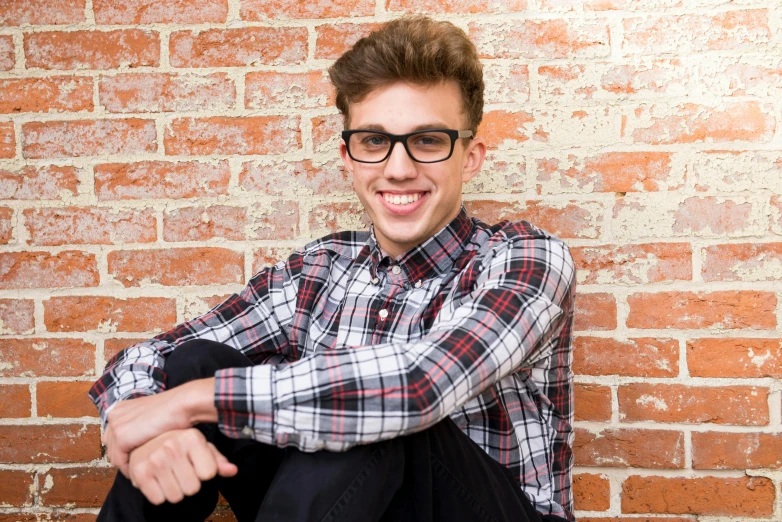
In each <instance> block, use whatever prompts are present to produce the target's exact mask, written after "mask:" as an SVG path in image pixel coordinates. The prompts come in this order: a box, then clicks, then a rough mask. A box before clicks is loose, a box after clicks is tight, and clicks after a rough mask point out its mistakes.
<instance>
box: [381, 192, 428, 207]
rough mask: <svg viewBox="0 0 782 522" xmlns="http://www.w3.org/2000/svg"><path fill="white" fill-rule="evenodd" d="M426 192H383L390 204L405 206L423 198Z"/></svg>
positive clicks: (384, 197)
mask: <svg viewBox="0 0 782 522" xmlns="http://www.w3.org/2000/svg"><path fill="white" fill-rule="evenodd" d="M424 194H426V192H413V193H411V194H389V193H388V192H383V193H382V196H383V199H384V200H385V201H386V203H388V204H389V205H399V206H403V205H409V204H411V203H415V202H416V201H418V200H419V199H421V197H422V196H423V195H424Z"/></svg>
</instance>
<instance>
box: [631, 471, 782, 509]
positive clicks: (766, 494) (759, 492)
mask: <svg viewBox="0 0 782 522" xmlns="http://www.w3.org/2000/svg"><path fill="white" fill-rule="evenodd" d="M774 489H775V488H774V484H773V482H771V480H770V479H767V478H763V477H740V478H727V477H699V478H680V477H640V476H637V475H634V476H631V477H628V478H627V480H625V482H624V484H622V512H623V513H663V514H693V515H715V516H718V515H727V516H731V515H733V516H749V517H765V516H770V515H771V513H772V512H773V510H774V498H775V491H774ZM633 520H636V519H633ZM654 520H657V519H654Z"/></svg>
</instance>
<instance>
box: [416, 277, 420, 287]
mask: <svg viewBox="0 0 782 522" xmlns="http://www.w3.org/2000/svg"><path fill="white" fill-rule="evenodd" d="M415 287H416V288H421V280H420V279H419V280H418V281H416V282H415Z"/></svg>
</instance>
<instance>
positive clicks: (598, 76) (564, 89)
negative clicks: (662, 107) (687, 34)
mask: <svg viewBox="0 0 782 522" xmlns="http://www.w3.org/2000/svg"><path fill="white" fill-rule="evenodd" d="M538 77H539V78H540V83H539V92H540V96H541V97H543V98H548V97H556V98H565V99H568V100H571V99H579V100H593V99H594V100H625V99H635V98H641V99H644V98H648V97H659V96H684V95H687V94H689V91H690V89H691V72H690V69H689V68H688V67H686V66H684V65H683V64H682V62H681V61H680V60H653V61H652V60H646V61H643V62H642V63H639V64H627V65H617V64H613V63H609V62H598V63H590V64H589V66H586V65H581V64H555V65H541V66H540V67H538Z"/></svg>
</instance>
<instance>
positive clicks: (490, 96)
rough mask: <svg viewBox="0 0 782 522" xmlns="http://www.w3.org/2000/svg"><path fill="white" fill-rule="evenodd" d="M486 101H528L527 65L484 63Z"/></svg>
mask: <svg viewBox="0 0 782 522" xmlns="http://www.w3.org/2000/svg"><path fill="white" fill-rule="evenodd" d="M483 78H484V81H485V82H486V92H485V94H484V96H485V100H486V103H519V102H524V101H529V96H530V87H529V66H527V65H526V64H490V65H484V68H483Z"/></svg>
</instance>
